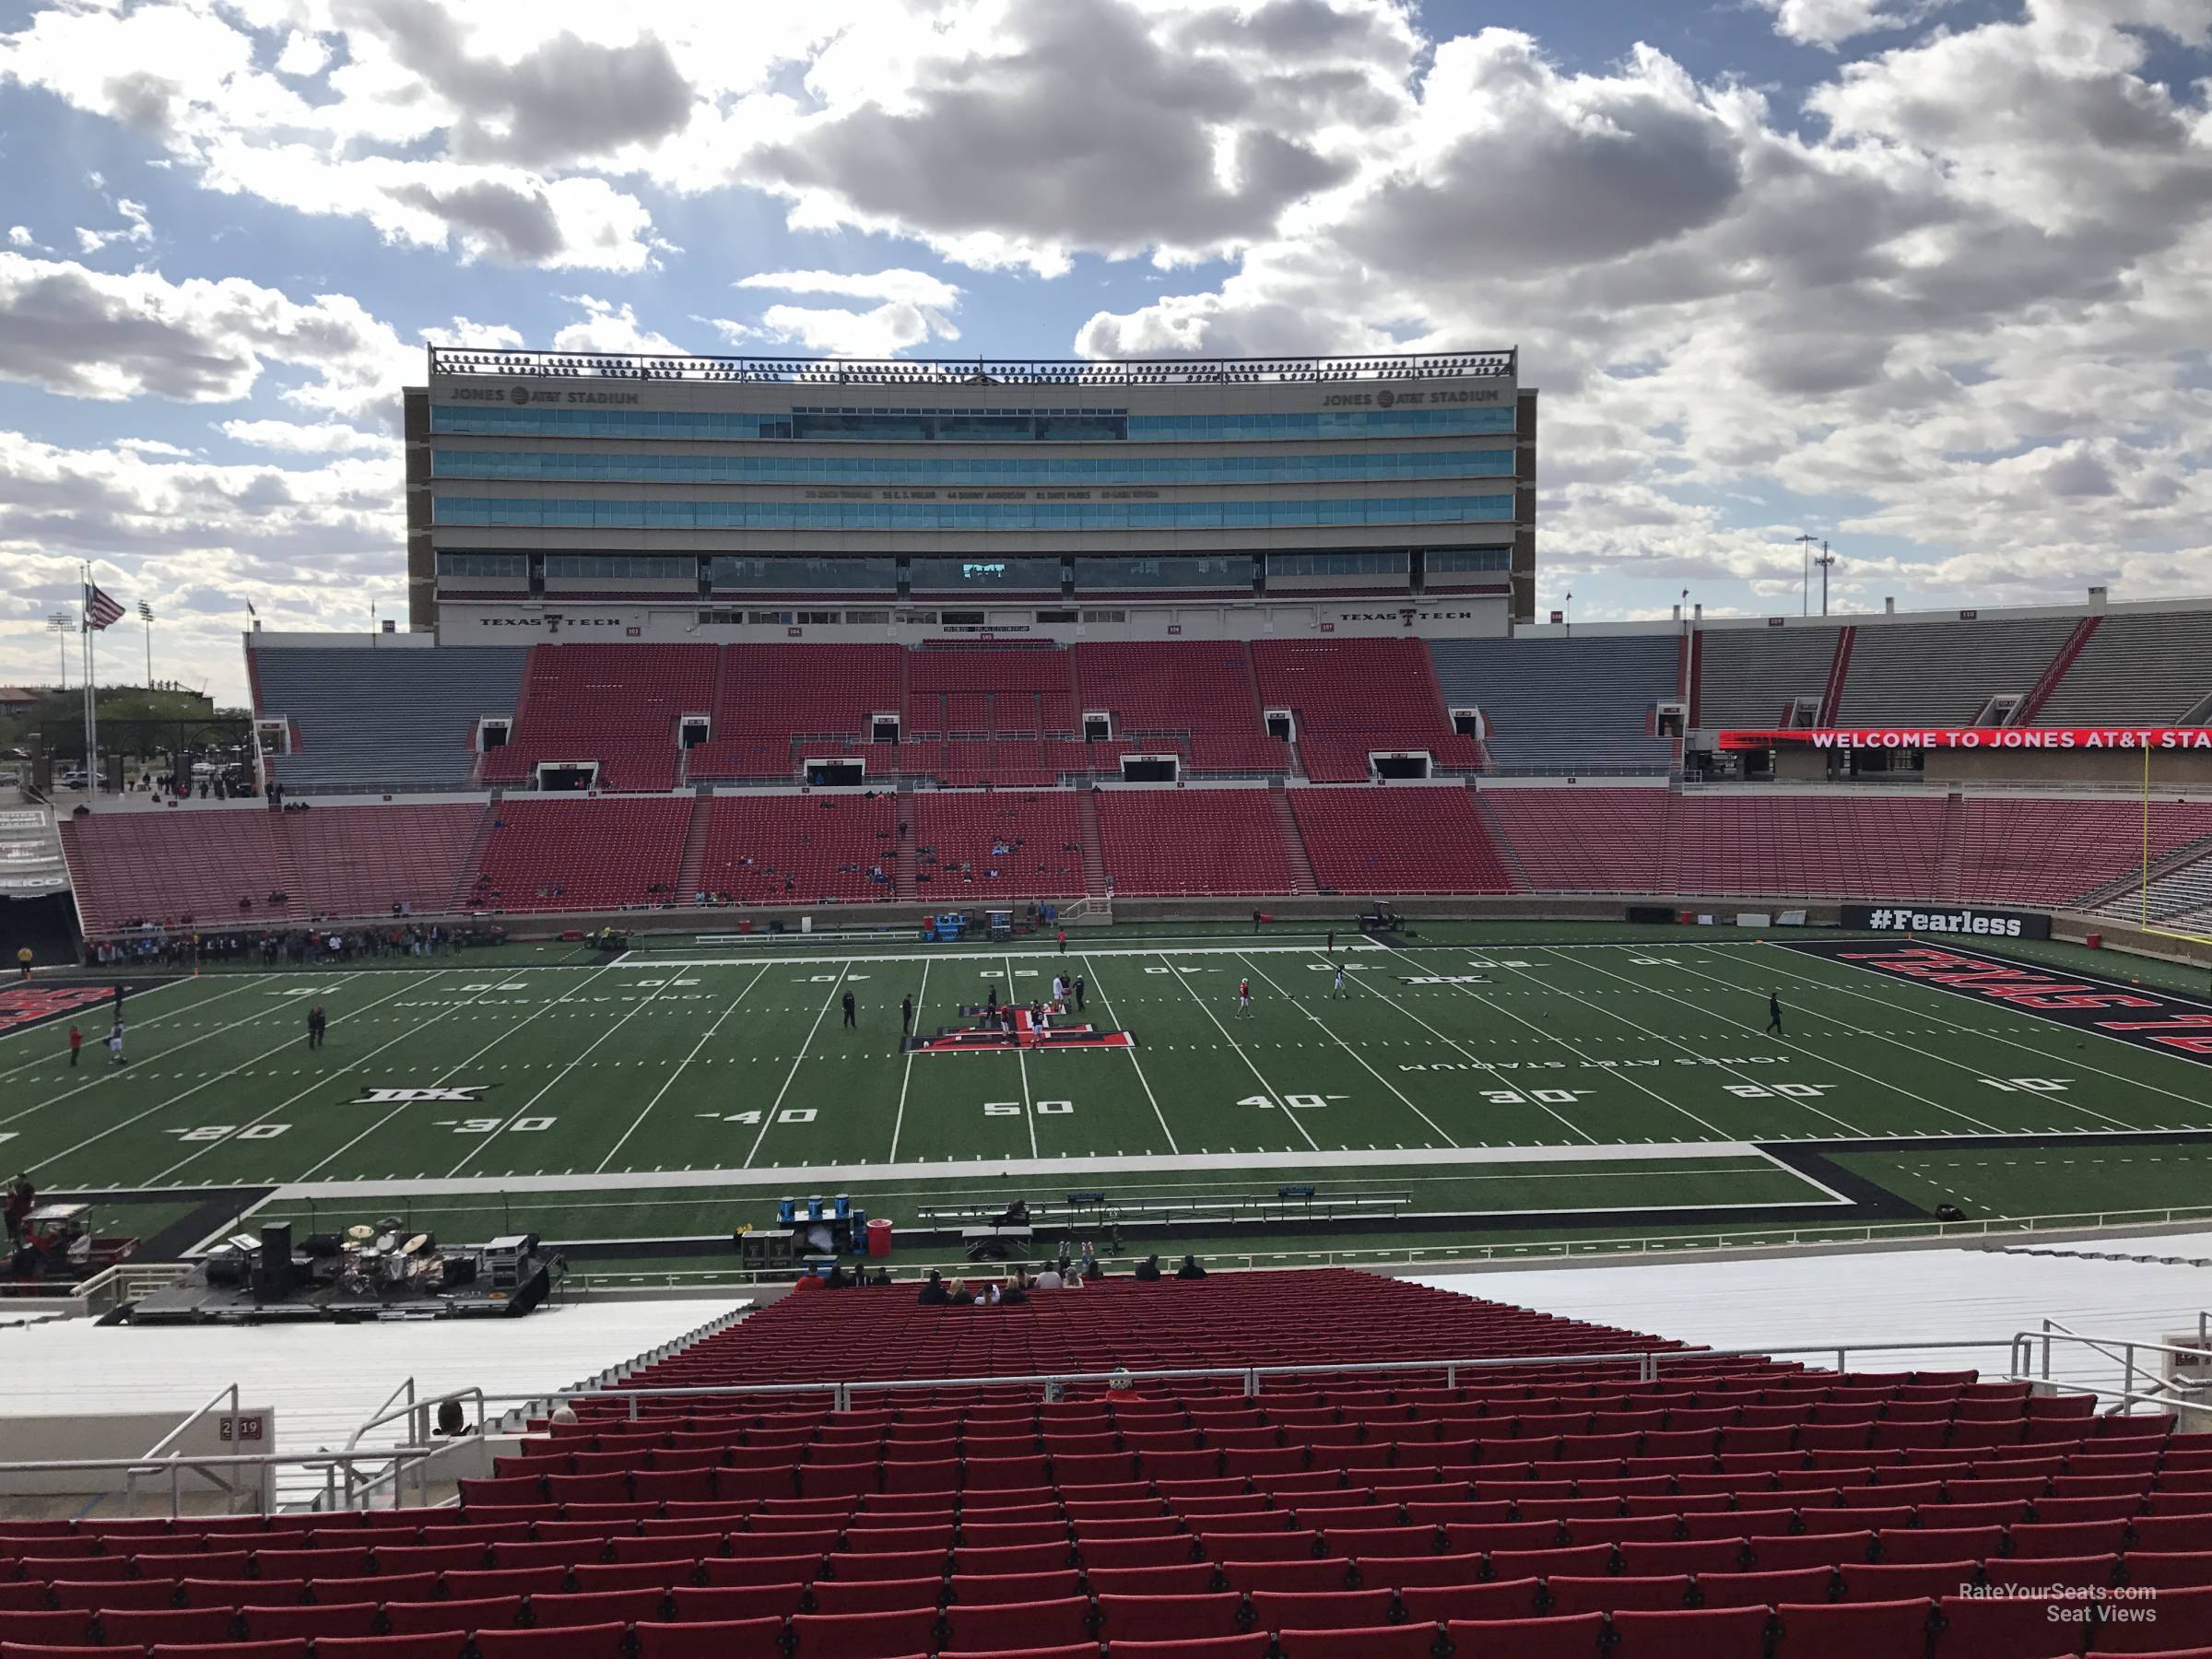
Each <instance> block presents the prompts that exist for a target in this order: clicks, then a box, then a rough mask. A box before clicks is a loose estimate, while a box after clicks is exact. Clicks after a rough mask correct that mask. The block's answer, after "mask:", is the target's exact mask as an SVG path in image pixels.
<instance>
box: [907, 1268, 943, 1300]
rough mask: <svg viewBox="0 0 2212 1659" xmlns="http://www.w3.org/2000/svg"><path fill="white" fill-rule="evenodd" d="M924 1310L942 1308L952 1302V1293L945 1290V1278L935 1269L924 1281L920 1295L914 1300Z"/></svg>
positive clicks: (930, 1271) (932, 1269)
mask: <svg viewBox="0 0 2212 1659" xmlns="http://www.w3.org/2000/svg"><path fill="white" fill-rule="evenodd" d="M914 1300H916V1301H917V1302H919V1303H920V1304H921V1305H922V1306H923V1307H924V1308H942V1307H944V1306H945V1305H946V1304H947V1303H948V1302H950V1301H951V1300H952V1293H951V1292H950V1291H948V1290H947V1289H946V1288H945V1277H944V1275H942V1274H941V1273H939V1272H938V1271H937V1270H936V1269H935V1267H932V1268H931V1269H930V1270H929V1277H928V1278H927V1279H926V1280H925V1281H924V1283H923V1286H922V1294H921V1295H920V1296H918V1297H916V1298H915V1299H914Z"/></svg>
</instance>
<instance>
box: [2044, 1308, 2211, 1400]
mask: <svg viewBox="0 0 2212 1659" xmlns="http://www.w3.org/2000/svg"><path fill="white" fill-rule="evenodd" d="M2204 1324H2205V1321H2204V1316H2203V1315H2202V1314H2201V1313H2200V1314H2199V1315H2198V1316H2197V1325H2198V1329H2199V1330H2200V1331H2201V1330H2202V1329H2203V1328H2204ZM2020 1335H2021V1339H2022V1340H2023V1341H2025V1342H2028V1343H2029V1344H2030V1351H2032V1346H2033V1345H2034V1344H2037V1343H2040V1344H2041V1347H2042V1355H2043V1359H2042V1374H2041V1376H2040V1377H2039V1378H2037V1379H2036V1380H2037V1381H2038V1382H2051V1381H2052V1378H2051V1348H2052V1344H2053V1341H2060V1342H2077V1343H2079V1344H2081V1345H2082V1346H2083V1347H2086V1348H2088V1349H2089V1350H2090V1351H2091V1352H2093V1353H2097V1354H2101V1355H2103V1356H2104V1358H2106V1359H2111V1360H2113V1361H2115V1362H2117V1363H2118V1364H2120V1365H2121V1366H2122V1367H2123V1368H2124V1373H2123V1374H2124V1381H2123V1383H2122V1386H2121V1387H2120V1388H2118V1389H2115V1390H2103V1389H2090V1390H2087V1391H2086V1392H2088V1393H2092V1394H2112V1395H2116V1396H2117V1397H2119V1398H2120V1399H2121V1400H2122V1401H2123V1404H2126V1403H2129V1402H2132V1401H2134V1400H2136V1399H2140V1398H2145V1397H2159V1396H2143V1395H2139V1394H2136V1391H2135V1383H2136V1355H2137V1354H2138V1353H2148V1354H2179V1355H2183V1356H2185V1357H2186V1358H2188V1359H2201V1360H2206V1361H2212V1349H2207V1348H2205V1347H2194V1348H2193V1347H2182V1346H2181V1345H2180V1344H2178V1343H2171V1342H2144V1341H2139V1340H2137V1339H2136V1338H2134V1337H2130V1336H2098V1335H2090V1334H2088V1333H2087V1332H2083V1331H2077V1330H2074V1329H2072V1328H2070V1327H2069V1326H2067V1325H2065V1324H2061V1323H2060V1322H2059V1321H2057V1320H2055V1319H2046V1320H2044V1321H2043V1323H2042V1329H2041V1331H2040V1332H2035V1333H2030V1332H2025V1331H2023V1332H2022V1333H2021V1334H2020ZM2115 1349H2116V1350H2118V1351H2117V1352H2115V1351H2114V1350H2115ZM2053 1385H2054V1386H2055V1384H2053ZM2159 1386H2160V1388H2161V1389H2163V1390H2165V1391H2167V1393H2166V1394H2165V1395H2164V1398H2165V1399H2166V1402H2167V1403H2168V1404H2171V1403H2172V1400H2173V1396H2174V1395H2176V1394H2202V1393H2205V1392H2206V1390H2207V1388H2212V1384H2207V1383H2205V1382H2195V1381H2193V1380H2191V1379H2189V1378H2186V1377H2174V1378H2171V1379H2167V1378H2161V1379H2159ZM2106 1415H2107V1416H2108V1417H2109V1416H2115V1415H2120V1413H2119V1412H2117V1411H2115V1412H2108V1413H2106Z"/></svg>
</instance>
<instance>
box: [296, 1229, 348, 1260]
mask: <svg viewBox="0 0 2212 1659" xmlns="http://www.w3.org/2000/svg"><path fill="white" fill-rule="evenodd" d="M345 1248H346V1241H345V1240H344V1239H343V1238H341V1237H340V1236H339V1235H338V1234H336V1233H309V1234H308V1235H307V1241H306V1242H305V1243H303V1244H301V1245H300V1253H302V1254H304V1255H308V1256H312V1257H313V1258H315V1259H316V1260H318V1261H320V1260H323V1259H324V1258H325V1257H328V1256H335V1255H337V1254H339V1253H342V1252H343V1251H344V1250H345Z"/></svg>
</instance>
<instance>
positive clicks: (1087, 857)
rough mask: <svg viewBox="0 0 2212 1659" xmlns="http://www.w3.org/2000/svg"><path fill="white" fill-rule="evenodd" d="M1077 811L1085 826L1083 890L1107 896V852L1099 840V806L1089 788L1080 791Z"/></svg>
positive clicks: (1099, 896)
mask: <svg viewBox="0 0 2212 1659" xmlns="http://www.w3.org/2000/svg"><path fill="white" fill-rule="evenodd" d="M1076 813H1077V818H1079V820H1080V821H1081V823H1082V826H1083V891H1084V893H1085V894H1086V895H1087V896H1088V897H1090V898H1092V899H1104V898H1107V897H1108V896H1109V895H1108V892H1107V885H1106V853H1105V850H1104V848H1103V847H1102V846H1101V845H1100V841H1099V806H1098V802H1097V801H1096V800H1095V799H1093V798H1092V795H1091V793H1090V791H1089V790H1088V789H1086V790H1082V791H1079V792H1078V799H1077V802H1076Z"/></svg>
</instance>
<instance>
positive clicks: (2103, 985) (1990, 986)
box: [1776, 939, 2212, 1065]
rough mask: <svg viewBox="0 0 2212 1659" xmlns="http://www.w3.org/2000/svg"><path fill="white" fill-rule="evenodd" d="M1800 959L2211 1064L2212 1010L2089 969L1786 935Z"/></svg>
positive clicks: (1917, 947) (1938, 948)
mask: <svg viewBox="0 0 2212 1659" xmlns="http://www.w3.org/2000/svg"><path fill="white" fill-rule="evenodd" d="M1776 943H1778V944H1782V945H1783V948H1784V949H1787V950H1794V951H1796V952H1798V953H1799V954H1801V955H1804V956H1818V957H1826V958H1828V959H1830V960H1832V961H1838V962H1846V963H1849V964H1850V965H1852V966H1853V967H1854V968H1865V969H1869V970H1871V971H1874V972H1877V973H1889V974H1895V975H1897V976H1898V977H1899V978H1900V979H1906V980H1912V981H1915V982H1919V983H1921V984H1924V985H1934V986H1935V987H1936V988H1937V989H1939V990H1943V991H1948V992H1950V993H1952V994H1954V995H1958V996H1965V997H1971V998H1972V999H1974V1000H1975V1001H1978V1002H1983V1003H1988V1004H1994V1005H1995V1006H2000V1007H2006V1008H2017V1009H2018V1010H2020V1011H2021V1012H2022V1013H2027V1014H2034V1015H2038V1016H2041V1018H2044V1019H2048V1020H2050V1021H2052V1022H2053V1023H2054V1024H2057V1025H2065V1026H2071V1027H2073V1028H2074V1029H2075V1030H2080V1031H2094V1032H2096V1033H2098V1034H2099V1035H2100V1036H2103V1037H2112V1038H2116V1039H2118V1040H2119V1041H2123V1042H2131V1043H2134V1044H2136V1046H2137V1047H2139V1048H2147V1049H2155V1050H2157V1051H2159V1053H2169V1054H2180V1055H2183V1056H2185V1057H2186V1058H2188V1059H2191V1060H2194V1061H2198V1062H2200V1063H2202V1064H2205V1065H2212V1010H2207V1009H2206V1007H2205V1006H2204V1005H2203V1004H2201V1003H2197V1002H2194V1001H2192V1000H2190V999H2189V998H2187V997H2183V996H2176V995H2172V994H2168V993H2166V992H2163V991H2160V990H2159V989H2157V988H2156V987H2155V986H2149V985H2124V984H2121V983H2119V982H2116V981H2112V980H2108V979H2102V978H2099V977H2098V976H2096V975H2093V974H2068V973H2065V972H2063V971H2059V970H2057V969H2053V968H2043V967H2041V966H2038V965H2036V964H2033V963H2029V962H2015V961H2009V960H2007V959H2005V958H2002V957H1985V956H1972V955H1969V954H1968V953H1967V952H1965V951H1962V950H1953V949H1950V948H1948V947H1944V946H1940V945H1918V944H1912V945H1908V944H1903V943H1898V944H1894V945H1893V944H1886V943H1882V942H1880V941H1875V940H1865V939H1792V940H1789V941H1787V942H1786V943H1783V941H1779V940H1778V941H1776Z"/></svg>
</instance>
